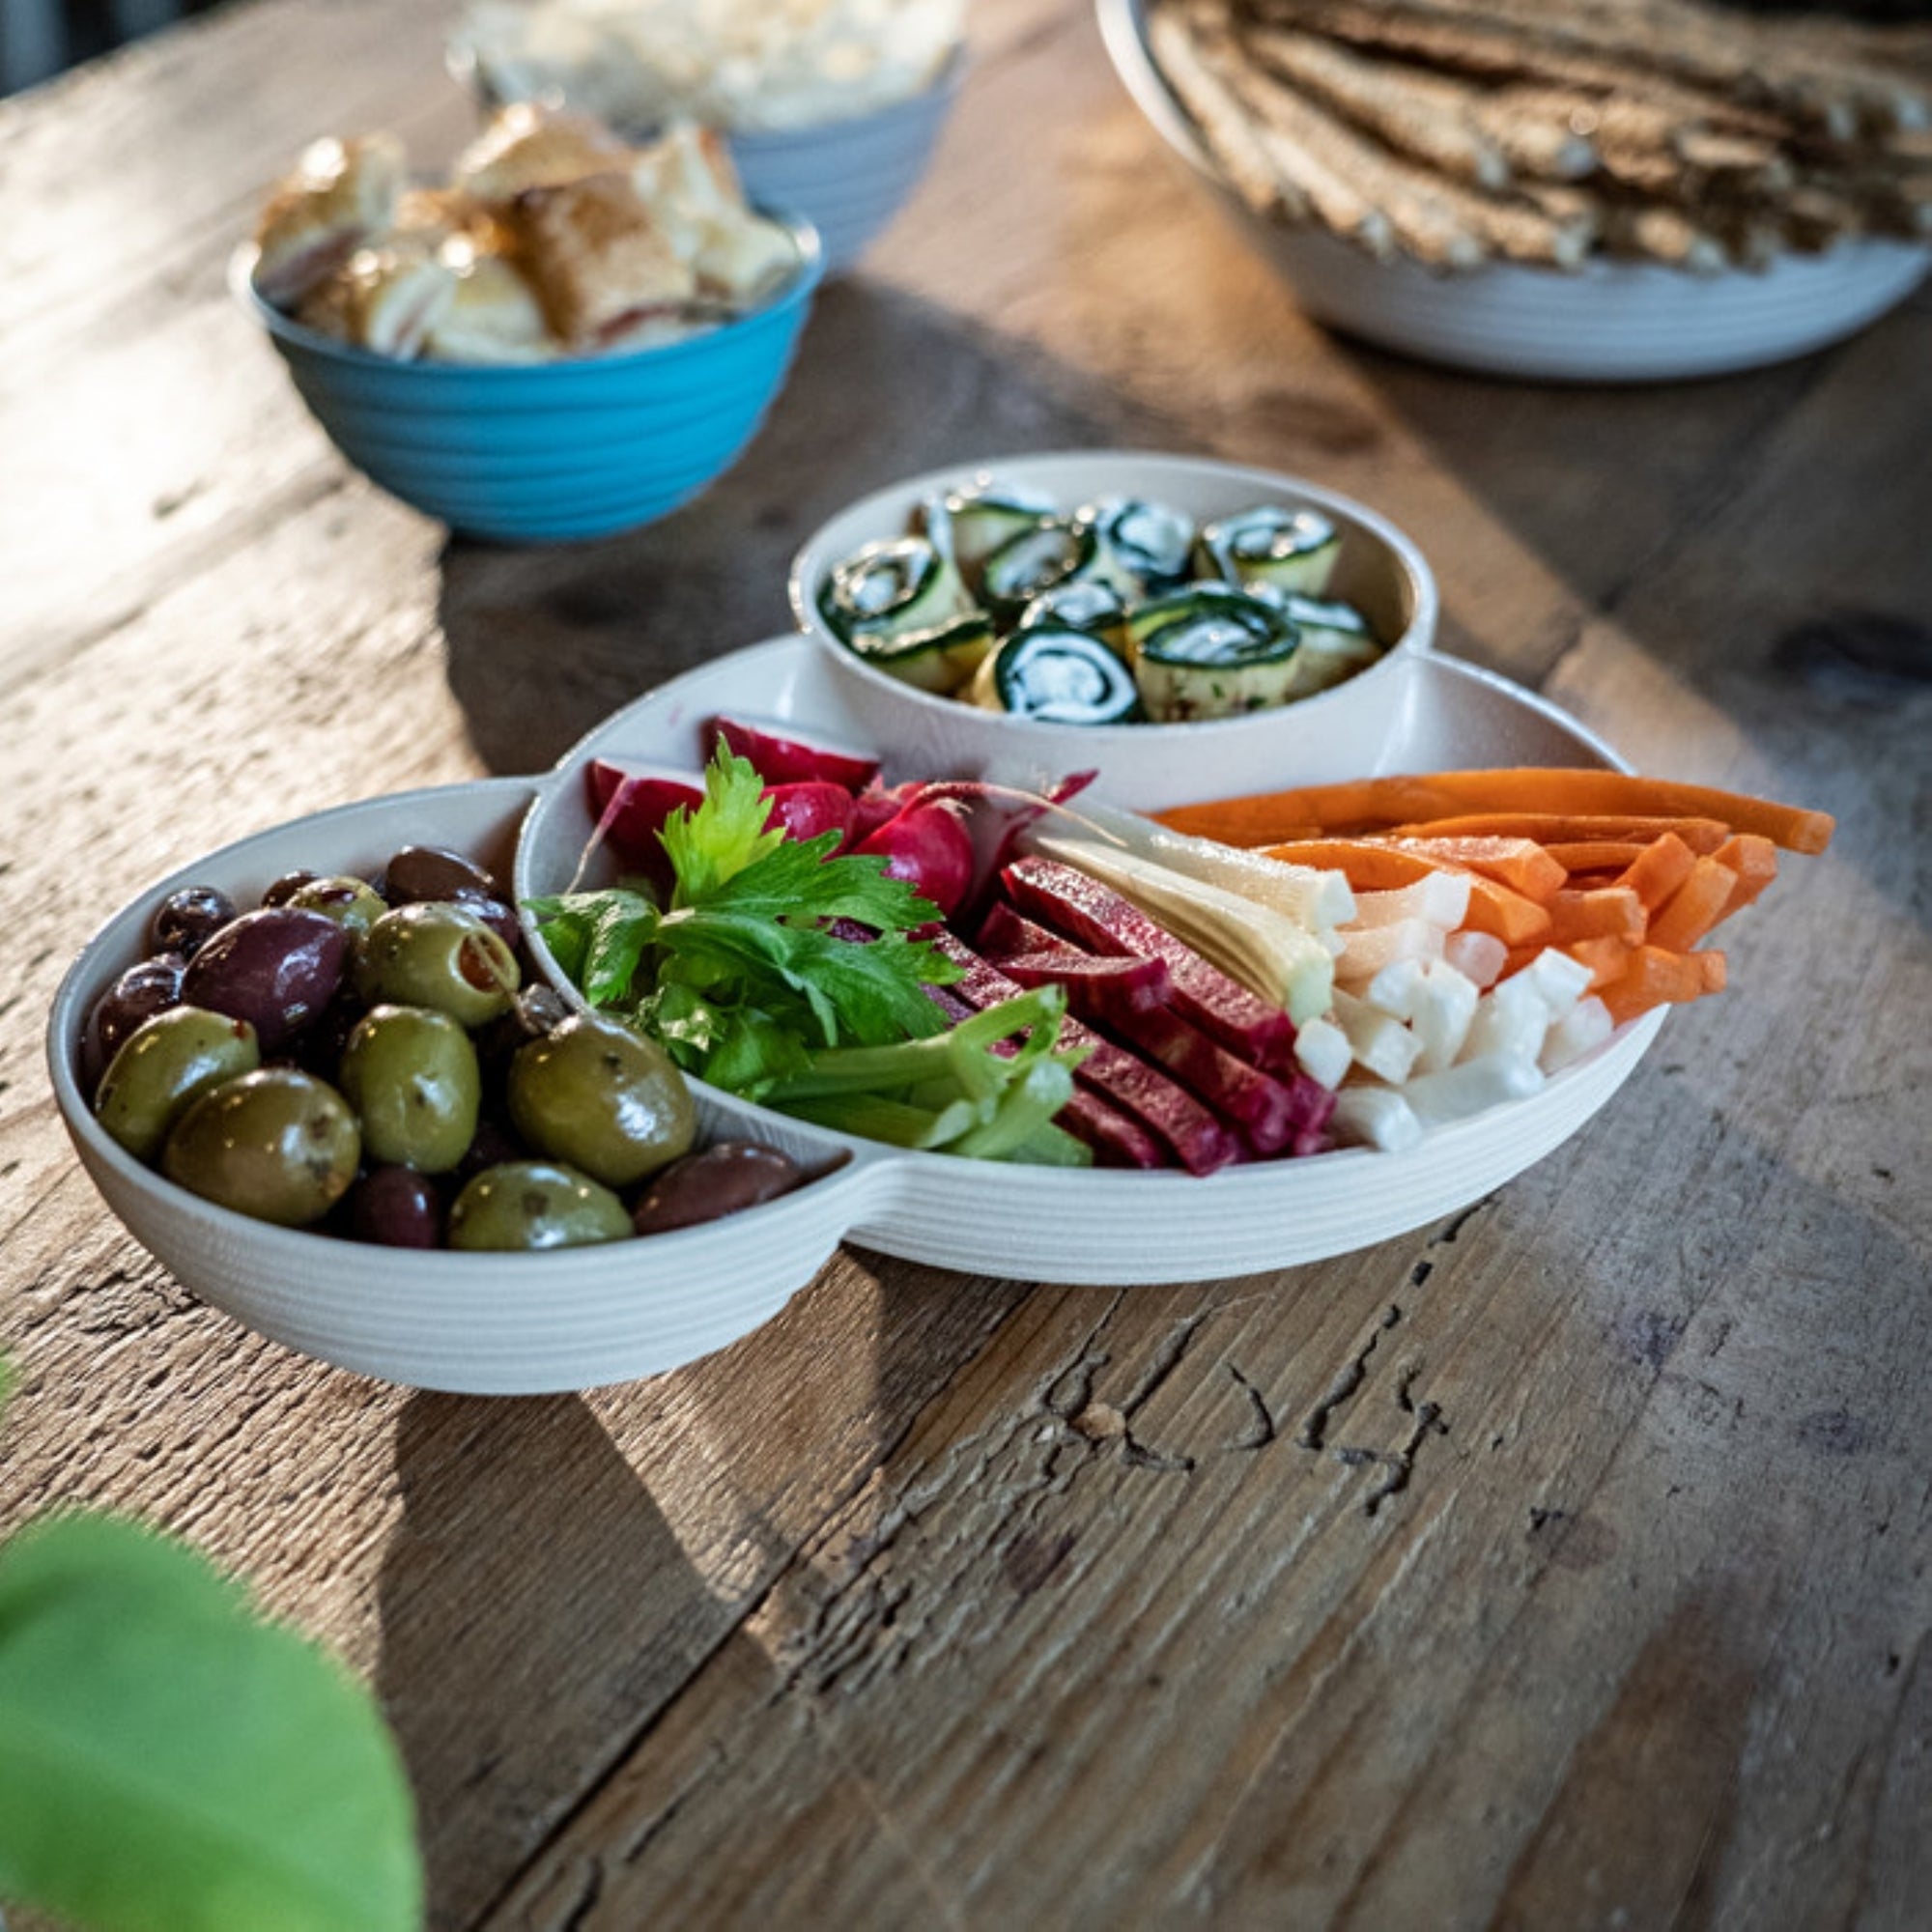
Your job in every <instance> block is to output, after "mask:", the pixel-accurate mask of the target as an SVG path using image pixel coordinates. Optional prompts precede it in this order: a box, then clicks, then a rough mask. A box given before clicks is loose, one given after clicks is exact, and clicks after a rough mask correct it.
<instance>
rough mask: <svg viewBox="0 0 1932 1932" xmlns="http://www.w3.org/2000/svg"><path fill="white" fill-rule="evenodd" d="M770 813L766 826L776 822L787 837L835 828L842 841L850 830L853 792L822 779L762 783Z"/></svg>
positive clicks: (815, 835)
mask: <svg viewBox="0 0 1932 1932" xmlns="http://www.w3.org/2000/svg"><path fill="white" fill-rule="evenodd" d="M765 797H766V799H767V801H768V802H769V803H770V805H771V809H772V814H771V816H770V817H769V818H768V819H767V820H766V821H765V824H766V826H767V827H768V828H769V827H771V826H777V827H778V828H779V829H780V830H781V832H783V834H784V835H785V837H786V838H822V837H823V836H824V835H825V834H826V833H828V832H836V833H838V838H839V842H840V843H841V844H842V843H843V842H844V841H845V840H846V839H847V838H849V837H850V836H851V832H852V794H851V793H850V792H849V791H847V790H846V789H845V788H844V786H843V785H836V784H828V783H826V782H825V781H824V780H822V779H807V780H803V781H800V782H799V783H797V784H777V785H767V786H766V787H765Z"/></svg>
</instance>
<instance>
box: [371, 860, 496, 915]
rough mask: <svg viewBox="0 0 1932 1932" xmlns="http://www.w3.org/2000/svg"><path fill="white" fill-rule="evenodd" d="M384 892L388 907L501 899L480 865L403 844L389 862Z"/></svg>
mask: <svg viewBox="0 0 1932 1932" xmlns="http://www.w3.org/2000/svg"><path fill="white" fill-rule="evenodd" d="M385 891H386V895H387V897H388V900H389V903H390V904H391V905H411V904H413V903H414V902H415V901H417V900H419V899H457V900H460V901H462V902H464V903H469V902H470V901H472V900H476V899H496V900H499V901H500V899H501V898H502V892H501V889H500V888H499V887H498V886H497V881H496V880H495V879H493V878H492V877H491V876H490V874H489V873H488V872H486V871H485V870H484V869H483V867H481V866H478V865H474V864H472V863H471V862H470V861H469V860H468V859H466V858H465V857H464V856H463V855H462V853H460V852H449V851H445V850H444V849H443V848H442V847H441V846H440V845H405V846H404V847H403V849H402V850H401V851H400V852H398V853H397V854H396V856H395V857H394V858H393V859H391V860H390V861H389V871H388V877H387V879H386V881H385Z"/></svg>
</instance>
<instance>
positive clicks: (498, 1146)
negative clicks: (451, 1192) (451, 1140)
mask: <svg viewBox="0 0 1932 1932" xmlns="http://www.w3.org/2000/svg"><path fill="white" fill-rule="evenodd" d="M529 1156H530V1151H529V1149H528V1148H526V1146H525V1145H524V1143H523V1141H522V1140H521V1139H520V1138H519V1137H518V1135H517V1131H516V1129H515V1128H514V1127H512V1126H511V1125H510V1123H509V1122H508V1121H505V1120H501V1119H499V1118H498V1117H497V1116H496V1115H494V1114H485V1115H484V1116H483V1117H482V1119H481V1120H479V1121H478V1122H476V1132H475V1135H474V1137H473V1138H472V1139H471V1140H470V1143H469V1151H468V1152H467V1153H465V1155H464V1156H463V1158H462V1160H460V1161H459V1162H458V1163H457V1167H456V1171H457V1173H458V1174H459V1175H460V1176H461V1177H462V1178H463V1179H465V1180H468V1179H469V1177H470V1176H471V1175H473V1174H481V1173H482V1172H483V1170H484V1169H485V1168H486V1167H502V1166H503V1165H505V1164H506V1163H507V1162H510V1161H516V1160H527V1159H528V1158H529Z"/></svg>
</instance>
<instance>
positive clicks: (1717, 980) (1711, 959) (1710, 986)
mask: <svg viewBox="0 0 1932 1932" xmlns="http://www.w3.org/2000/svg"><path fill="white" fill-rule="evenodd" d="M1690 957H1691V958H1692V959H1694V960H1696V962H1697V966H1698V970H1699V971H1700V972H1701V973H1702V974H1703V976H1704V990H1705V992H1707V993H1721V992H1722V991H1723V990H1724V987H1725V985H1726V983H1727V982H1728V981H1729V980H1730V977H1731V975H1730V966H1729V962H1728V961H1727V960H1726V959H1725V958H1724V955H1723V954H1722V953H1721V952H1693V953H1691V955H1690Z"/></svg>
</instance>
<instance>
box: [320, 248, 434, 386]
mask: <svg viewBox="0 0 1932 1932" xmlns="http://www.w3.org/2000/svg"><path fill="white" fill-rule="evenodd" d="M455 294H456V272H455V270H453V269H451V268H450V267H449V266H448V265H447V264H446V263H445V262H443V261H441V260H440V258H439V257H438V255H437V254H436V252H435V251H434V250H433V249H431V248H429V247H427V246H425V245H424V244H423V243H422V242H420V241H391V242H389V243H387V244H386V245H384V246H383V247H380V248H361V249H358V250H357V251H356V252H355V254H354V255H352V256H351V257H350V259H349V261H348V262H347V264H346V265H344V267H342V268H341V269H339V270H337V271H336V272H335V274H333V275H332V276H330V277H329V279H328V280H327V282H325V283H323V284H322V285H321V286H320V287H319V288H316V289H314V290H311V291H310V294H309V296H308V298H307V299H306V300H305V301H304V302H303V303H302V306H301V308H300V310H299V311H298V320H299V321H301V322H302V323H304V324H305V325H306V326H307V327H310V328H315V329H320V330H321V331H322V332H323V333H324V334H326V335H333V336H336V337H338V338H339V339H340V340H342V341H344V342H351V343H354V344H355V347H357V348H358V349H367V350H370V351H372V352H373V353H374V354H375V355H392V356H395V357H397V358H398V359H399V360H404V361H407V360H408V359H410V358H411V357H412V356H414V355H420V354H421V353H422V349H423V346H424V344H425V343H426V342H427V341H428V339H429V337H430V334H431V332H432V331H433V330H434V329H435V328H436V327H437V325H438V324H439V322H440V320H441V319H442V317H443V315H444V314H445V313H446V312H447V311H448V308H449V306H450V303H451V301H452V300H453V299H454V298H455Z"/></svg>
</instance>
